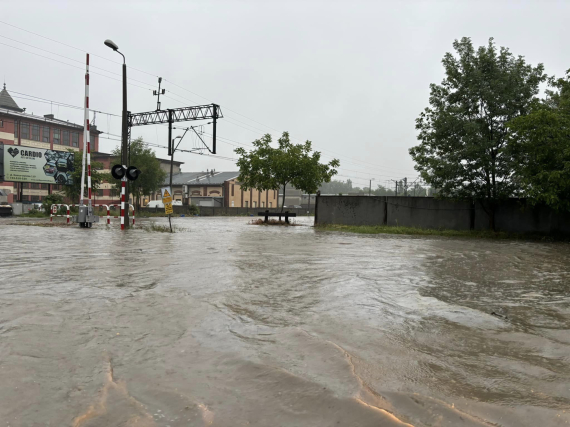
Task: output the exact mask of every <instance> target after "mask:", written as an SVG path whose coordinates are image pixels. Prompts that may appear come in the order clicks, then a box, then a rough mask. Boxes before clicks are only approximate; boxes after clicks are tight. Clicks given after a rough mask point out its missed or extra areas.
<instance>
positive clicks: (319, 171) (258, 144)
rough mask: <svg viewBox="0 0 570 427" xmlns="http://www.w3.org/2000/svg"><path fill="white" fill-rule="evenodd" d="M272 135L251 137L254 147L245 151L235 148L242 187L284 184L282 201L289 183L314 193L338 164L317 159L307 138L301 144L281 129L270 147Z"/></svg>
mask: <svg viewBox="0 0 570 427" xmlns="http://www.w3.org/2000/svg"><path fill="white" fill-rule="evenodd" d="M271 142H272V140H271V135H269V134H267V135H264V136H263V137H262V138H261V139H257V140H255V141H253V146H254V149H253V150H251V151H249V152H247V151H246V150H245V149H244V148H237V149H236V150H235V152H236V153H237V154H238V155H239V156H240V158H239V160H238V161H237V165H238V167H239V170H240V175H239V177H238V180H239V181H240V182H241V185H242V187H243V188H244V189H245V190H248V189H250V188H255V189H256V190H259V191H263V190H278V189H279V188H281V187H282V188H283V203H281V211H283V205H284V204H285V191H286V188H287V185H288V184H291V185H293V186H294V187H295V188H297V189H299V190H301V191H304V192H305V193H308V194H311V193H316V192H317V190H318V188H319V186H320V185H321V184H322V183H323V182H330V180H331V178H332V177H333V176H334V175H336V173H337V171H336V169H335V168H336V167H338V166H339V165H340V163H339V161H338V160H337V159H333V160H331V161H330V162H329V163H326V164H324V163H320V160H321V153H320V152H318V151H315V152H312V146H311V142H310V141H306V142H305V143H304V144H292V143H291V141H290V140H289V133H288V132H283V135H282V136H281V138H279V140H278V147H277V148H274V147H271Z"/></svg>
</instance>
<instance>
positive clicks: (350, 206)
mask: <svg viewBox="0 0 570 427" xmlns="http://www.w3.org/2000/svg"><path fill="white" fill-rule="evenodd" d="M315 224H320V225H325V224H342V225H383V224H386V225H390V226H398V225H399V226H405V227H418V228H432V229H450V230H488V229H489V224H490V223H489V216H488V215H487V213H486V212H485V210H484V209H483V207H482V206H481V204H479V203H471V202H454V201H450V200H439V199H434V198H432V197H393V196H388V197H374V196H372V197H369V196H321V197H318V198H317V208H316V216H315ZM495 228H496V230H497V231H506V232H512V233H550V234H555V233H564V234H570V212H556V211H554V210H552V209H550V208H548V207H546V206H531V205H530V204H527V203H526V201H525V200H524V199H509V200H506V201H504V202H502V203H501V204H500V205H499V206H498V207H497V210H496V212H495Z"/></svg>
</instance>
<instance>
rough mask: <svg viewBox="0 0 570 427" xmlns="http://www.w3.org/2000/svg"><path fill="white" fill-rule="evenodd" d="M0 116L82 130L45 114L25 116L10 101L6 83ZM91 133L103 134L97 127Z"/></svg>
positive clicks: (79, 126) (0, 103)
mask: <svg viewBox="0 0 570 427" xmlns="http://www.w3.org/2000/svg"><path fill="white" fill-rule="evenodd" d="M0 115H10V116H14V117H19V118H20V119H22V120H38V121H42V122H48V123H53V124H56V125H60V126H67V127H70V128H73V129H76V130H78V131H79V130H81V131H82V130H83V128H84V126H83V125H78V124H75V123H70V122H69V121H66V120H59V119H56V118H55V117H54V115H53V114H46V115H44V116H36V115H35V114H27V113H26V112H25V111H24V109H23V108H20V107H18V104H16V102H15V101H14V100H13V99H12V97H11V96H10V94H9V93H8V91H7V90H6V83H4V88H3V89H2V91H0ZM91 133H95V134H101V133H103V132H101V131H99V130H97V126H95V125H91Z"/></svg>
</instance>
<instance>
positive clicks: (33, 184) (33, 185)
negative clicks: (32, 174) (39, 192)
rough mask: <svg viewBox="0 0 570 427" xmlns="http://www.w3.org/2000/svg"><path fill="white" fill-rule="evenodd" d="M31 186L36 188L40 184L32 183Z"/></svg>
mask: <svg viewBox="0 0 570 427" xmlns="http://www.w3.org/2000/svg"><path fill="white" fill-rule="evenodd" d="M31 188H34V189H38V188H40V184H36V183H32V186H31Z"/></svg>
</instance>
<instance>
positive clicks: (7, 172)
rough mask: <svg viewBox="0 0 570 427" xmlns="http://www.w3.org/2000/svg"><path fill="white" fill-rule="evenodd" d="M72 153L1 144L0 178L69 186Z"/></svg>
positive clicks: (72, 166) (0, 179)
mask: <svg viewBox="0 0 570 427" xmlns="http://www.w3.org/2000/svg"><path fill="white" fill-rule="evenodd" d="M73 161H74V153H70V152H68V151H55V150H46V149H43V148H34V147H25V146H23V145H4V144H0V181H10V182H33V183H40V184H64V185H71V184H72V183H73V179H72V177H71V174H72V172H74V171H75V166H74V163H73Z"/></svg>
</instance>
